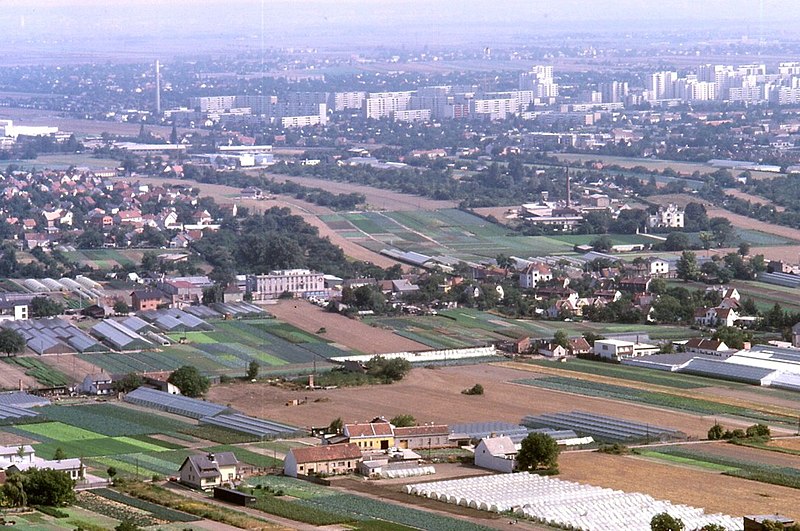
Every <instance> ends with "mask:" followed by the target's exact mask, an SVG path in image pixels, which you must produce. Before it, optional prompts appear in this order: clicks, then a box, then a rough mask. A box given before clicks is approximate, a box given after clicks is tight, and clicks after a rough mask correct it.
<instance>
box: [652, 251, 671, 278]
mask: <svg viewBox="0 0 800 531" xmlns="http://www.w3.org/2000/svg"><path fill="white" fill-rule="evenodd" d="M647 266H648V273H649V274H650V276H654V277H665V276H667V275H669V262H667V261H666V260H662V259H661V258H658V257H657V256H651V257H650V258H648V259H647Z"/></svg>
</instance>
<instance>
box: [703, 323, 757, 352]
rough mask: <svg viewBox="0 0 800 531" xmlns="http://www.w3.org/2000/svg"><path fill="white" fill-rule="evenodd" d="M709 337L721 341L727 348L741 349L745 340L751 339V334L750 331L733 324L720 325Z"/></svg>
mask: <svg viewBox="0 0 800 531" xmlns="http://www.w3.org/2000/svg"><path fill="white" fill-rule="evenodd" d="M711 337H712V339H716V340H717V341H723V342H724V343H725V344H726V345H727V346H728V347H729V348H735V349H742V348H744V344H745V343H746V342H750V341H752V340H753V335H752V334H751V333H750V332H745V331H744V330H742V329H741V328H736V327H735V326H720V327H719V328H717V331H716V332H714V335H713V336H711Z"/></svg>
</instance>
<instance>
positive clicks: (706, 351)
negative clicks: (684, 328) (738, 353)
mask: <svg viewBox="0 0 800 531" xmlns="http://www.w3.org/2000/svg"><path fill="white" fill-rule="evenodd" d="M683 348H684V350H685V351H686V352H691V353H693V354H703V355H705V356H718V357H727V356H729V355H730V354H733V352H734V350H733V349H730V348H728V345H726V344H725V342H724V341H718V340H716V339H703V338H700V337H693V338H692V339H690V340H689V341H687V342H686V343H685V344H684V345H683Z"/></svg>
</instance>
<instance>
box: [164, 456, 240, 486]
mask: <svg viewBox="0 0 800 531" xmlns="http://www.w3.org/2000/svg"><path fill="white" fill-rule="evenodd" d="M238 464H239V461H238V460H237V459H236V456H235V455H234V454H233V452H219V453H216V454H213V453H208V454H197V455H190V456H189V457H187V458H186V459H185V460H184V461H183V464H182V465H181V467H180V469H179V470H178V472H179V474H180V481H181V483H183V484H185V485H189V486H190V487H193V488H196V489H203V490H209V489H211V488H213V487H219V486H221V485H222V484H224V483H232V482H233V481H235V480H236V479H238V477H239V476H238V469H237V468H238Z"/></svg>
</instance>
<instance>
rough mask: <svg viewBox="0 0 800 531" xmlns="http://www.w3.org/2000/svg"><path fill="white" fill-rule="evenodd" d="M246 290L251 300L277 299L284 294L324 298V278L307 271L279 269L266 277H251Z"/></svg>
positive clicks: (320, 274)
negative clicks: (251, 296) (251, 297)
mask: <svg viewBox="0 0 800 531" xmlns="http://www.w3.org/2000/svg"><path fill="white" fill-rule="evenodd" d="M248 289H249V290H250V292H251V293H252V294H253V300H255V301H263V300H270V299H277V298H278V297H280V296H281V295H282V294H284V293H291V294H292V295H293V296H294V297H311V296H324V295H325V293H326V291H325V276H324V275H323V274H322V273H318V272H316V271H311V270H309V269H279V270H276V271H270V272H269V274H268V275H252V276H250V277H249V278H248Z"/></svg>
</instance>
